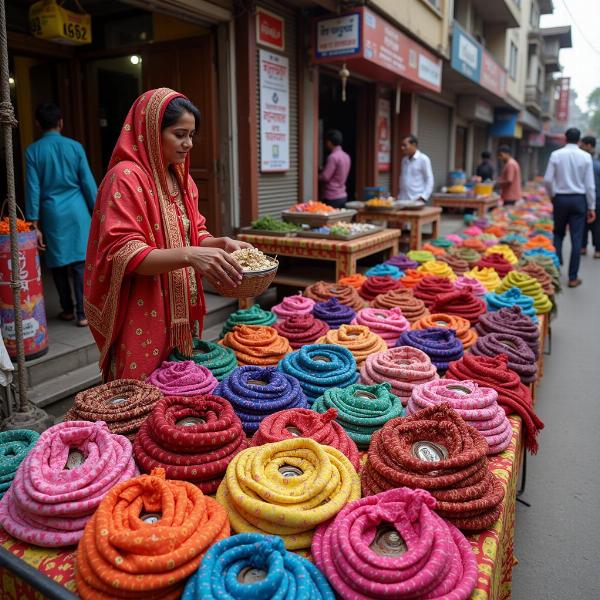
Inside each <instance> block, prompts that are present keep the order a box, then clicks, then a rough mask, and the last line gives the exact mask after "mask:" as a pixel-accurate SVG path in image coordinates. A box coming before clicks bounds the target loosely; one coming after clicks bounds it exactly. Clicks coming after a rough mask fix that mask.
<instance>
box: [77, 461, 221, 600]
mask: <svg viewBox="0 0 600 600" xmlns="http://www.w3.org/2000/svg"><path fill="white" fill-rule="evenodd" d="M140 511H144V512H142V513H141V514H140ZM229 533H230V530H229V521H228V519H227V513H226V511H225V509H224V508H223V507H222V506H220V505H219V504H218V503H217V502H215V501H214V500H213V499H212V498H209V497H208V496H205V495H204V494H203V493H202V492H201V491H200V490H199V489H198V488H197V487H196V486H195V485H193V484H192V483H188V482H186V481H170V480H168V479H165V473H164V471H163V470H162V469H156V470H155V471H153V472H152V474H151V475H141V476H140V477H136V478H134V479H130V480H129V481H124V482H123V483H120V484H119V485H116V486H115V487H113V488H112V490H110V492H109V493H108V494H107V495H106V497H105V498H104V500H103V501H102V502H101V503H100V506H99V507H98V510H97V511H96V513H95V514H94V516H93V518H92V519H90V521H89V523H88V524H87V526H86V528H85V533H84V534H83V537H82V538H81V541H80V542H79V546H78V548H77V563H76V571H75V581H76V583H77V592H78V593H79V595H80V596H81V597H82V598H83V600H97V599H98V598H125V599H137V598H139V599H140V600H150V599H154V598H179V597H180V595H181V592H182V590H183V585H184V582H185V580H186V578H187V577H189V576H190V575H191V574H192V573H194V572H195V571H196V569H197V568H198V565H199V564H200V561H201V560H202V557H203V556H204V554H205V552H206V551H207V549H208V548H210V546H212V545H213V544H214V543H215V542H218V541H219V540H222V539H224V538H226V537H228V536H229Z"/></svg>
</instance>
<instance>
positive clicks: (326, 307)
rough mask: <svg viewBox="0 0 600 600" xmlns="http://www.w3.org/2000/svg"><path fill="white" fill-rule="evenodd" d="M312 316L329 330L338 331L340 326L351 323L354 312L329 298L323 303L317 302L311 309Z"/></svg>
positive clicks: (336, 300) (334, 299)
mask: <svg viewBox="0 0 600 600" xmlns="http://www.w3.org/2000/svg"><path fill="white" fill-rule="evenodd" d="M313 315H314V317H315V319H320V320H321V321H324V322H325V323H327V325H329V328H330V329H339V327H340V325H349V324H350V323H352V319H354V317H355V316H356V312H354V310H352V309H351V308H350V307H349V306H346V305H345V304H342V303H341V302H340V301H339V300H338V299H337V298H331V299H330V300H326V301H325V302H317V303H316V304H315V307H314V308H313Z"/></svg>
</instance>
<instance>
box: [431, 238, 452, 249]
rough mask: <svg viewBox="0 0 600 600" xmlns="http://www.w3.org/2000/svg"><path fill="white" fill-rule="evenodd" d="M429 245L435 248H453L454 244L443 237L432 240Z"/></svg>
mask: <svg viewBox="0 0 600 600" xmlns="http://www.w3.org/2000/svg"><path fill="white" fill-rule="evenodd" d="M429 243H430V244H431V245H432V246H435V247H436V248H452V246H454V242H453V241H451V240H449V239H448V238H445V237H437V238H433V239H432V240H431V241H430V242H429Z"/></svg>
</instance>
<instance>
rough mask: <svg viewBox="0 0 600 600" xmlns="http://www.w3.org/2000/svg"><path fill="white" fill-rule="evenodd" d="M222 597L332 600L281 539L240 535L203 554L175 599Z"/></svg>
mask: <svg viewBox="0 0 600 600" xmlns="http://www.w3.org/2000/svg"><path fill="white" fill-rule="evenodd" d="M292 590H293V592H292ZM224 598H228V599H229V600H248V598H253V599H259V598H265V599H267V598H298V599H300V598H303V599H306V600H335V595H334V593H333V591H332V589H331V587H330V586H329V583H328V582H327V580H326V579H325V577H324V576H323V574H322V573H321V571H319V569H317V567H315V566H314V565H313V564H312V563H311V562H310V561H309V560H307V559H306V558H303V557H301V556H298V555H297V554H294V553H293V552H288V551H287V550H286V549H285V544H284V543H283V540H282V539H281V538H279V537H277V536H271V535H263V534H260V533H240V534H239V535H234V536H231V537H230V538H228V539H226V540H222V541H220V542H218V543H217V544H215V545H214V546H212V547H211V548H210V549H209V551H208V552H207V553H206V555H205V556H204V558H203V560H202V564H201V565H200V568H199V569H198V571H197V572H196V573H195V574H194V575H192V577H190V579H189V580H188V582H187V584H186V586H185V591H184V592H183V596H182V597H181V600H223V599H224Z"/></svg>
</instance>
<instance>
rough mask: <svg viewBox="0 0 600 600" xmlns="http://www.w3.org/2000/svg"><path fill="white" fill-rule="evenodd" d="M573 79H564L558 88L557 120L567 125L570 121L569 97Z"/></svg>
mask: <svg viewBox="0 0 600 600" xmlns="http://www.w3.org/2000/svg"><path fill="white" fill-rule="evenodd" d="M570 87H571V78H570V77H563V78H561V80H560V85H559V88H558V102H557V103H556V120H557V121H560V122H562V123H566V122H567V121H568V120H569V95H570Z"/></svg>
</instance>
